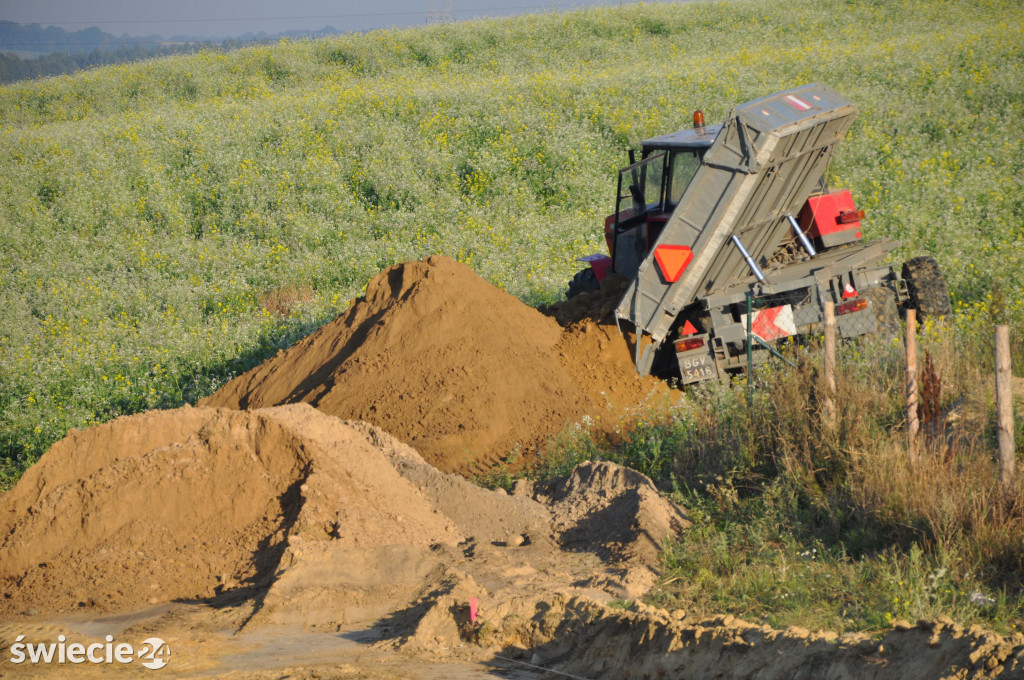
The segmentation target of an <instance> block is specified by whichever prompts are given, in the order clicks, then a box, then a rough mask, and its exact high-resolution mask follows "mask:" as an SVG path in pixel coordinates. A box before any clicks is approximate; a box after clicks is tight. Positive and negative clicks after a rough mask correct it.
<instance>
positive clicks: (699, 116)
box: [693, 109, 704, 128]
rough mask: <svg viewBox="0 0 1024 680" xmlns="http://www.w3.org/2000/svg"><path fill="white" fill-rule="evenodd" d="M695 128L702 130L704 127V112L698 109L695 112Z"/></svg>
mask: <svg viewBox="0 0 1024 680" xmlns="http://www.w3.org/2000/svg"><path fill="white" fill-rule="evenodd" d="M693 127H695V128H702V127H704V112H703V111H701V110H700V109H697V110H696V111H694V112H693Z"/></svg>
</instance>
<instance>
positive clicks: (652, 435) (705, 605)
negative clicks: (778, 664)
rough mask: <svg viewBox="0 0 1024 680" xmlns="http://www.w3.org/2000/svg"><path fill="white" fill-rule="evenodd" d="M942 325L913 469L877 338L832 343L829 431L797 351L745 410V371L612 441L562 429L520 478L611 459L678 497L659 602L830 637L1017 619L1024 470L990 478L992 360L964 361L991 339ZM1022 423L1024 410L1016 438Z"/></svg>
mask: <svg viewBox="0 0 1024 680" xmlns="http://www.w3.org/2000/svg"><path fill="white" fill-rule="evenodd" d="M949 331H950V329H948V328H946V327H940V326H934V325H932V326H929V327H928V328H927V329H926V331H925V332H924V334H923V336H922V344H923V352H926V354H927V357H928V362H929V363H930V364H931V366H932V369H933V375H935V376H937V380H936V381H934V382H933V384H934V385H936V387H935V388H934V389H926V390H924V392H923V403H922V412H925V413H934V414H936V415H935V416H933V417H931V419H930V420H927V419H926V422H925V423H924V426H923V430H922V449H923V454H922V458H921V461H920V463H919V464H918V466H917V467H916V468H915V467H914V466H912V465H910V463H909V462H908V457H907V454H906V443H905V437H906V434H905V429H904V428H903V427H901V420H902V419H903V418H904V411H905V406H904V402H903V400H902V398H901V395H902V385H903V380H904V370H903V358H902V351H903V350H902V343H899V342H896V343H893V342H884V341H880V340H879V341H874V342H873V343H870V344H865V345H849V346H847V347H845V348H844V356H842V357H841V361H840V367H841V370H840V372H839V380H838V386H837V390H838V395H839V398H838V399H837V403H838V414H837V423H836V426H835V428H828V427H825V426H824V425H823V422H824V417H823V414H822V412H821V404H820V403H819V401H818V399H817V397H816V395H817V394H820V391H821V389H822V385H821V383H820V381H819V375H820V368H821V366H820V357H821V353H820V352H819V351H816V350H812V351H794V352H792V353H791V357H790V358H791V359H793V360H795V361H796V362H797V364H798V368H797V370H790V369H789V367H787V366H784V365H781V364H775V365H770V366H768V367H767V368H764V369H761V370H760V372H759V374H758V381H759V382H760V383H761V384H760V386H759V389H758V390H757V391H756V392H755V395H756V399H755V401H754V405H753V409H750V410H748V408H747V403H746V392H745V390H744V389H743V384H742V383H737V384H735V385H731V386H730V385H717V384H716V385H711V386H708V387H707V388H705V390H704V391H703V392H701V394H700V399H699V400H698V401H697V403H696V404H694V403H688V404H684V405H683V406H681V407H676V408H671V409H668V410H666V411H664V412H662V413H653V412H648V413H644V414H643V415H642V416H639V417H638V418H637V419H635V420H633V421H631V422H627V423H624V424H623V427H622V428H621V430H622V432H621V435H620V436H616V437H613V438H612V439H613V440H612V441H609V439H608V438H606V437H602V436H599V435H595V434H594V433H592V432H591V431H589V430H588V429H587V428H586V427H585V426H583V427H580V426H577V427H574V428H572V429H569V430H567V431H566V432H564V433H563V434H562V435H561V436H560V437H559V438H556V440H555V441H553V442H552V443H551V445H550V446H549V447H548V452H547V458H546V459H545V460H544V461H543V462H542V464H541V465H540V466H539V467H538V468H537V469H536V470H534V471H532V472H531V473H529V474H531V475H533V476H536V477H547V476H550V475H556V474H565V473H566V472H568V471H569V470H570V469H572V467H573V466H574V465H576V464H577V463H579V462H582V461H583V460H587V459H607V460H613V461H615V462H618V463H620V464H623V465H627V466H629V467H632V468H635V469H638V470H641V471H643V472H646V473H647V474H649V475H650V476H651V477H652V478H653V479H654V480H655V481H656V482H657V483H658V484H659V486H660V487H661V488H663V489H664V490H665V491H667V492H670V493H672V494H673V497H674V498H675V500H676V501H677V502H679V503H680V504H681V505H682V506H683V507H685V508H687V510H688V511H689V512H690V515H691V517H692V518H693V520H694V521H695V526H694V527H693V528H692V529H690V530H688V531H686V532H684V533H683V535H682V536H681V538H680V539H679V540H678V541H673V542H670V543H669V544H668V545H666V546H665V548H666V551H665V557H664V567H665V571H664V574H663V577H662V581H661V585H660V587H659V588H657V589H655V590H654V591H652V593H651V594H649V596H648V600H649V601H650V602H651V603H653V604H657V605H659V606H663V607H669V608H681V609H683V610H685V611H686V612H688V613H689V614H693V615H695V616H696V617H697V618H702V617H710V616H712V615H717V614H721V613H723V612H727V613H731V614H734V615H736V616H740V617H742V618H745V619H746V620H749V621H754V622H760V621H763V622H766V623H769V624H771V625H773V626H783V627H784V626H789V625H798V626H802V627H805V628H811V629H815V628H821V629H826V630H838V631H843V630H857V631H874V632H880V631H883V630H885V629H887V628H889V627H890V626H891V624H892V622H893V621H895V620H899V619H903V620H907V621H909V622H911V623H913V622H915V621H917V619H919V618H935V617H937V616H950V617H952V618H953V619H954V620H956V621H957V622H959V623H961V624H964V625H969V624H974V623H981V624H984V625H985V626H986V627H994V628H997V629H999V630H1002V631H1004V632H1011V631H1019V630H1021V629H1022V628H1024V591H1022V589H1021V584H1022V583H1024V502H1022V499H1024V480H1021V479H1019V478H1018V480H1017V483H1016V484H1015V485H1014V486H1013V487H1011V488H1008V489H1001V488H1000V484H999V480H998V474H997V469H996V466H995V464H994V463H993V460H992V451H993V449H994V443H993V442H994V436H995V434H994V427H993V408H994V407H993V404H992V386H991V382H992V378H991V372H990V371H991V367H989V368H988V369H987V370H988V377H987V378H983V375H984V372H983V370H982V369H981V368H980V367H979V366H978V365H977V362H976V361H975V360H974V357H975V356H976V355H977V352H979V351H982V350H984V349H985V347H984V345H985V344H986V339H984V338H980V337H975V338H970V339H968V340H965V339H964V337H965V336H964V335H963V334H953V333H950V332H949ZM987 342H988V345H989V346H988V348H987V350H988V352H989V353H991V339H987ZM777 368H782V369H784V370H775V369H777ZM1022 429H1024V413H1020V414H1019V415H1018V418H1017V424H1016V431H1017V432H1018V444H1017V446H1018V450H1021V448H1024V433H1022V432H1021V431H1022ZM483 481H484V482H485V483H488V484H491V485H494V484H502V485H505V486H508V485H509V483H510V482H511V481H513V480H512V478H511V477H510V476H509V475H504V474H501V473H497V474H495V475H494V476H492V477H490V478H488V479H485V480H483Z"/></svg>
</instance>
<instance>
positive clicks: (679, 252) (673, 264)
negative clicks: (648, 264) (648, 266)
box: [654, 245, 693, 283]
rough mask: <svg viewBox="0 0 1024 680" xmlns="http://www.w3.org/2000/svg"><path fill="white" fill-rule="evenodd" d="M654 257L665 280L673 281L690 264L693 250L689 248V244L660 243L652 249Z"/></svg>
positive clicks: (676, 279) (677, 278)
mask: <svg viewBox="0 0 1024 680" xmlns="http://www.w3.org/2000/svg"><path fill="white" fill-rule="evenodd" d="M654 259H655V261H657V263H658V268H659V269H661V274H662V276H664V277H665V280H666V281H668V282H669V283H675V282H676V281H678V280H679V277H680V276H682V275H683V272H684V271H686V268H687V267H688V266H689V265H690V260H692V259H693V251H692V250H690V246H671V245H660V246H658V247H657V248H655V249H654Z"/></svg>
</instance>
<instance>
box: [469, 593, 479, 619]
mask: <svg viewBox="0 0 1024 680" xmlns="http://www.w3.org/2000/svg"><path fill="white" fill-rule="evenodd" d="M476 611H477V605H476V598H475V597H471V598H469V622H470V623H476Z"/></svg>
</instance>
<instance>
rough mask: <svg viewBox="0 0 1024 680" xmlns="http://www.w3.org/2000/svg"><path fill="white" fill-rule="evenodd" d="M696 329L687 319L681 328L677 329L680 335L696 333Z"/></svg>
mask: <svg viewBox="0 0 1024 680" xmlns="http://www.w3.org/2000/svg"><path fill="white" fill-rule="evenodd" d="M696 333H697V329H696V328H694V326H693V324H692V323H690V322H689V321H687V322H686V323H684V324H683V330H681V331H679V334H680V335H696Z"/></svg>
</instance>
